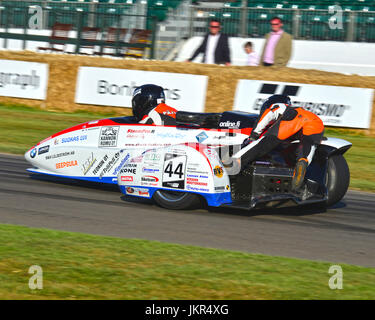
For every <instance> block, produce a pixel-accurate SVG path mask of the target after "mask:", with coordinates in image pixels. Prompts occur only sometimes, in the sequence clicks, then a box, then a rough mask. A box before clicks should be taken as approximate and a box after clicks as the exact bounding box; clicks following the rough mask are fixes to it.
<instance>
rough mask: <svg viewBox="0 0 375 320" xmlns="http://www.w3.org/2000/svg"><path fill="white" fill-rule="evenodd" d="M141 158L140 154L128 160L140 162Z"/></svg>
mask: <svg viewBox="0 0 375 320" xmlns="http://www.w3.org/2000/svg"><path fill="white" fill-rule="evenodd" d="M142 160H143V156H142V155H140V156H138V157H134V158H132V159H131V160H130V162H133V163H140V162H142Z"/></svg>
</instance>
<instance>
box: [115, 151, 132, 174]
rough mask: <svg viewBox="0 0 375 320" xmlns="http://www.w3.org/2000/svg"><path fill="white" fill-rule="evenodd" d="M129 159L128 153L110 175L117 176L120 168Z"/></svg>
mask: <svg viewBox="0 0 375 320" xmlns="http://www.w3.org/2000/svg"><path fill="white" fill-rule="evenodd" d="M129 157H130V153H128V154H127V155H126V156H125V158H124V159H122V160H121V162H120V164H119V165H118V166H117V167H116V169H115V170H114V171H113V172H112V175H114V176H117V174H118V173H119V172H120V170H121V168H122V167H123V165H124V164H125V162H126V161H128V159H129Z"/></svg>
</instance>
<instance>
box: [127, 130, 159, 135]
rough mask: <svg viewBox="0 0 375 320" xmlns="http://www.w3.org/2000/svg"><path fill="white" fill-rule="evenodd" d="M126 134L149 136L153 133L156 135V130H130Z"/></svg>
mask: <svg viewBox="0 0 375 320" xmlns="http://www.w3.org/2000/svg"><path fill="white" fill-rule="evenodd" d="M126 133H143V134H144V133H148V134H152V133H155V130H154V129H153V130H150V129H128V131H127V132H126Z"/></svg>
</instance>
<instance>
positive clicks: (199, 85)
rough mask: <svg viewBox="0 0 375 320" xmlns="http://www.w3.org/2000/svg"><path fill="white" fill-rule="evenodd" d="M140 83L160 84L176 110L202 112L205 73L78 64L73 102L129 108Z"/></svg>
mask: <svg viewBox="0 0 375 320" xmlns="http://www.w3.org/2000/svg"><path fill="white" fill-rule="evenodd" d="M143 84H156V85H159V86H161V87H163V88H164V92H165V95H166V103H167V104H168V105H170V106H171V107H174V108H176V109H177V110H183V111H192V112H194V111H195V112H202V111H204V105H205V100H206V89H207V76H201V75H191V74H181V73H169V72H154V71H140V70H127V69H113V68H94V67H80V68H79V71H78V78H77V89H76V97H75V102H76V103H83V104H96V105H103V106H117V107H128V108H130V107H131V100H132V94H133V91H134V89H135V88H137V87H139V86H141V85H143Z"/></svg>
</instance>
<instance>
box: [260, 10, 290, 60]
mask: <svg viewBox="0 0 375 320" xmlns="http://www.w3.org/2000/svg"><path fill="white" fill-rule="evenodd" d="M270 22H271V29H272V31H271V32H270V33H268V34H267V35H266V42H265V44H264V47H263V52H262V56H261V62H262V65H263V66H267V67H268V66H273V65H274V66H277V67H285V66H286V65H287V63H288V61H289V59H290V56H291V52H292V36H291V35H290V34H289V33H287V32H285V31H284V30H283V29H282V27H283V21H282V20H281V19H280V18H278V17H274V18H272V19H271V20H270Z"/></svg>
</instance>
